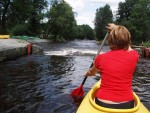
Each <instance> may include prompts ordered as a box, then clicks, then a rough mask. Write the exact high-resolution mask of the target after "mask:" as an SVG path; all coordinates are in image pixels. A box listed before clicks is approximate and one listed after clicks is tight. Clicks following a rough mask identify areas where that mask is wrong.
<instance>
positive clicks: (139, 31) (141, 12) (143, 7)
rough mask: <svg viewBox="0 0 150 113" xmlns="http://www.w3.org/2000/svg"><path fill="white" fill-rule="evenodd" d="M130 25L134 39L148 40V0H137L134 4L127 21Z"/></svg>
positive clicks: (149, 22)
mask: <svg viewBox="0 0 150 113" xmlns="http://www.w3.org/2000/svg"><path fill="white" fill-rule="evenodd" d="M129 22H130V23H131V24H132V27H131V26H129V29H130V30H131V32H132V36H133V40H134V41H146V40H150V31H149V30H150V0H139V1H138V3H137V4H136V5H135V6H134V8H133V11H132V14H131V19H130V21H129Z"/></svg>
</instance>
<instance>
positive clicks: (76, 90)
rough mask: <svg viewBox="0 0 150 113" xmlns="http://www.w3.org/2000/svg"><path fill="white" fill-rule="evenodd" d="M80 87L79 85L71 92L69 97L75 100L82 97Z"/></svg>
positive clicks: (82, 93)
mask: <svg viewBox="0 0 150 113" xmlns="http://www.w3.org/2000/svg"><path fill="white" fill-rule="evenodd" d="M82 87H83V86H82V85H80V87H78V88H76V89H75V90H73V91H72V93H71V96H72V97H75V98H78V97H79V98H80V97H83V96H84V91H83V89H82Z"/></svg>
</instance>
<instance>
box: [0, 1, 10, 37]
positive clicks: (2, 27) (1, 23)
mask: <svg viewBox="0 0 150 113" xmlns="http://www.w3.org/2000/svg"><path fill="white" fill-rule="evenodd" d="M9 5H10V0H7V1H6V2H5V3H4V10H3V12H2V16H1V19H0V34H6V13H7V11H8V7H9Z"/></svg>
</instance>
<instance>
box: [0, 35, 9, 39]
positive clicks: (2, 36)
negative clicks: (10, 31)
mask: <svg viewBox="0 0 150 113" xmlns="http://www.w3.org/2000/svg"><path fill="white" fill-rule="evenodd" d="M0 38H5V39H7V38H10V35H0Z"/></svg>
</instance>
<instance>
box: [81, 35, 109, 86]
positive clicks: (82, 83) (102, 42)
mask: <svg viewBox="0 0 150 113" xmlns="http://www.w3.org/2000/svg"><path fill="white" fill-rule="evenodd" d="M107 36H108V33H106V35H105V37H104V39H103V41H102V44H101V45H100V48H99V50H98V51H97V54H96V56H97V55H99V53H100V52H101V50H102V47H103V45H104V43H105V41H106V39H107ZM96 56H95V57H94V59H95V58H96ZM92 66H93V62H92V64H91V66H90V68H91V67H92ZM86 79H87V76H86V77H84V80H83V82H82V85H84V83H85V81H86Z"/></svg>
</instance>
